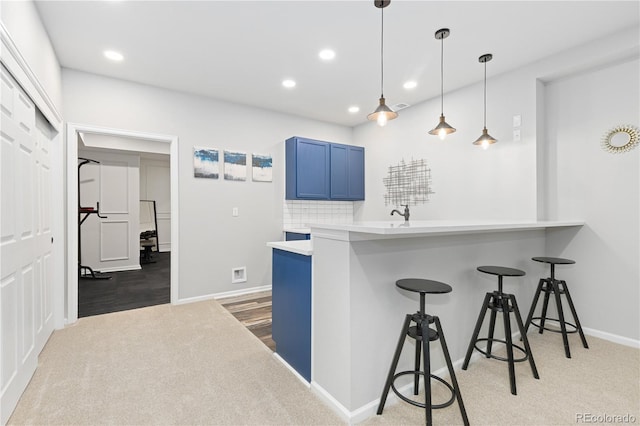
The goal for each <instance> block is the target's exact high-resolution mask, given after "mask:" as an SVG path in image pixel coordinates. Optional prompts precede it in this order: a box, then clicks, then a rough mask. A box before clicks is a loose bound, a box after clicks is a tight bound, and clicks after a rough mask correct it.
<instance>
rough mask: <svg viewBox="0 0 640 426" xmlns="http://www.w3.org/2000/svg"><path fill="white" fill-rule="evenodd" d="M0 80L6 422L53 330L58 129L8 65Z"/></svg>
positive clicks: (1, 365) (0, 330)
mask: <svg viewBox="0 0 640 426" xmlns="http://www.w3.org/2000/svg"><path fill="white" fill-rule="evenodd" d="M0 85H1V92H0V110H1V112H0V120H1V121H0V144H1V146H0V163H1V165H2V173H1V176H2V178H1V183H0V187H1V188H0V201H1V207H0V223H1V224H0V324H1V325H0V400H1V403H0V422H1V423H2V424H4V423H6V421H7V420H8V418H9V416H10V415H11V412H12V411H13V409H14V407H15V405H16V403H17V402H18V399H19V398H20V395H21V394H22V392H23V391H24V389H25V388H26V386H27V384H28V383H29V380H30V379H31V376H32V375H33V373H34V371H35V369H36V366H37V358H38V354H39V353H40V351H41V350H42V348H43V347H44V344H45V343H46V341H47V339H48V338H49V336H50V335H51V333H52V331H53V314H52V312H53V304H52V300H53V292H52V271H53V263H52V247H53V245H52V239H51V235H52V230H51V191H52V188H51V179H52V178H51V154H50V148H51V146H50V144H51V139H52V137H53V134H52V129H51V127H50V126H49V124H48V123H47V122H46V120H45V119H44V117H42V115H41V114H39V112H38V111H37V110H36V107H35V105H34V103H33V102H32V101H31V99H29V97H28V96H27V95H26V94H25V93H24V91H23V90H22V89H21V88H20V87H19V85H18V84H17V83H16V81H15V80H14V79H13V77H12V76H11V75H10V74H9V72H8V71H7V70H6V69H5V68H4V67H2V68H1V69H0Z"/></svg>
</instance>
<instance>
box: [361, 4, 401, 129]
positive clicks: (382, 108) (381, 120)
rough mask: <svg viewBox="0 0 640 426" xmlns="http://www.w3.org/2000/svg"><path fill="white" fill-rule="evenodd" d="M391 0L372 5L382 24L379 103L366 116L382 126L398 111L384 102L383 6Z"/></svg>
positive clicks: (396, 114)
mask: <svg viewBox="0 0 640 426" xmlns="http://www.w3.org/2000/svg"><path fill="white" fill-rule="evenodd" d="M389 3H391V0H375V1H374V2H373V4H374V6H375V7H377V8H378V9H380V12H381V16H382V26H381V31H380V105H378V108H376V110H375V111H373V112H372V113H371V114H369V115H367V118H368V119H369V120H371V121H377V122H378V125H379V126H384V125H385V124H387V121H389V120H393V119H394V118H396V117H398V113H397V112H395V111H393V110H392V109H391V108H389V107H388V106H387V105H386V104H385V99H384V8H385V7H387V6H389Z"/></svg>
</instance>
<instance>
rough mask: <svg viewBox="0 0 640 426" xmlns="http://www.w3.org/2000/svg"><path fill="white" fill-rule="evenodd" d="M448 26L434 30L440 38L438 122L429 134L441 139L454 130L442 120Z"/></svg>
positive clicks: (437, 37)
mask: <svg viewBox="0 0 640 426" xmlns="http://www.w3.org/2000/svg"><path fill="white" fill-rule="evenodd" d="M450 33H451V32H450V31H449V28H441V29H439V30H438V31H436V34H435V35H436V40H440V41H441V44H440V123H438V125H437V126H436V127H435V128H433V129H432V130H431V131H429V134H430V135H438V136H440V139H443V140H444V138H445V137H446V136H447V135H448V134H451V133H453V132H455V131H456V129H454V128H453V127H451V126H450V125H449V124H447V122H446V121H444V65H443V63H444V39H445V38H447V37H449V34H450Z"/></svg>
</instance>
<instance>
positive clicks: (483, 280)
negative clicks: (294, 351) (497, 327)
mask: <svg viewBox="0 0 640 426" xmlns="http://www.w3.org/2000/svg"><path fill="white" fill-rule="evenodd" d="M583 224H584V222H581V221H553V222H550V221H545V222H542V221H529V222H507V221H503V222H496V221H493V222H472V221H415V222H414V221H412V222H401V221H397V222H360V223H353V224H344V225H343V224H339V225H337V224H318V225H311V235H312V239H313V257H312V275H313V279H312V321H311V322H312V332H311V335H312V338H311V355H312V356H311V379H312V380H311V388H312V389H313V390H314V391H315V392H316V393H317V394H318V395H320V396H321V397H323V398H324V399H325V400H326V402H328V403H329V404H330V405H331V406H333V407H334V409H335V410H336V411H337V412H338V413H339V414H341V416H342V417H343V418H345V420H348V421H351V422H358V421H361V420H363V419H365V418H367V417H369V416H371V415H373V414H374V413H375V409H376V406H377V403H378V399H379V397H380V393H381V391H382V389H383V386H384V381H385V376H386V374H387V370H388V367H389V365H390V363H391V359H392V356H393V351H394V346H395V343H396V341H397V336H398V332H399V330H400V328H401V325H402V318H403V317H404V315H405V313H407V312H412V311H415V308H416V306H417V300H418V299H417V295H416V294H407V293H406V292H405V293H401V292H400V291H398V289H397V287H396V286H395V282H396V281H397V280H399V279H402V278H428V279H432V280H438V281H442V282H445V283H448V284H449V285H451V287H452V288H453V291H452V292H451V293H448V294H445V295H440V296H439V297H437V298H432V299H427V308H428V311H429V312H430V313H431V314H433V315H437V316H439V317H440V319H441V320H442V323H443V324H444V327H445V329H446V333H447V343H448V346H449V351H450V354H451V358H452V360H453V363H454V366H455V367H457V368H459V366H460V364H461V362H462V360H463V358H464V355H465V350H466V347H467V345H468V343H469V339H470V337H471V334H472V332H473V326H474V323H475V321H476V318H477V315H478V306H480V303H481V301H482V299H483V297H484V294H485V293H486V292H487V291H489V290H491V289H492V288H493V287H494V286H495V283H494V282H493V281H492V280H491V279H489V278H487V277H485V276H483V274H480V273H478V272H477V271H476V267H477V266H479V265H484V264H491V265H505V266H507V265H508V266H511V267H514V268H519V269H522V270H523V271H526V276H524V277H521V278H518V280H517V284H516V285H512V284H511V282H509V283H507V284H506V286H505V291H507V292H509V293H513V294H515V295H516V296H517V298H518V300H520V301H521V303H522V306H528V305H529V303H530V302H531V300H532V298H533V294H534V291H535V288H536V283H537V279H538V277H539V276H542V275H544V273H545V270H544V266H541V265H540V264H539V263H536V262H532V261H531V258H532V257H533V256H540V255H545V254H547V251H546V249H547V240H548V239H549V238H553V239H554V241H558V239H560V240H562V241H566V242H567V243H568V242H570V241H571V240H572V239H573V238H574V236H575V235H576V233H577V232H578V230H579V229H580V227H581V226H582V225H583ZM513 281H514V282H516V280H513ZM523 309H526V308H523ZM411 362H412V355H411V351H406V352H403V356H402V357H401V359H400V363H399V367H400V369H403V368H404V369H411V367H410V365H411ZM472 362H473V360H472ZM442 368H445V364H444V360H442V359H438V358H435V359H433V361H432V366H431V371H432V372H435V373H436V374H437V371H438V370H439V369H442ZM410 380H411V379H410V378H407V380H406V383H402V382H401V380H398V383H397V385H398V387H399V389H400V390H401V391H402V390H403V389H405V388H406V390H409V388H410V387H411V386H412V385H411V384H410Z"/></svg>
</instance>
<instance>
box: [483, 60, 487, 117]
mask: <svg viewBox="0 0 640 426" xmlns="http://www.w3.org/2000/svg"><path fill="white" fill-rule="evenodd" d="M484 128H485V129H486V128H487V61H485V62H484Z"/></svg>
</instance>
